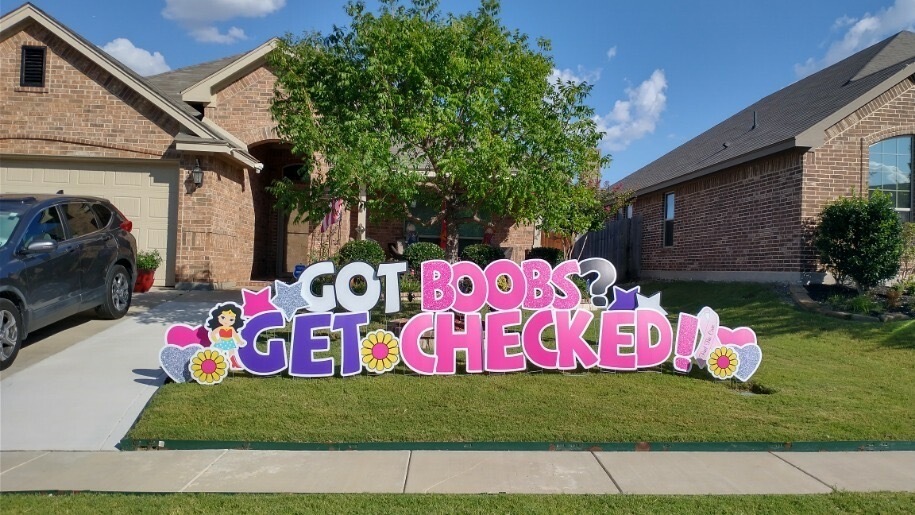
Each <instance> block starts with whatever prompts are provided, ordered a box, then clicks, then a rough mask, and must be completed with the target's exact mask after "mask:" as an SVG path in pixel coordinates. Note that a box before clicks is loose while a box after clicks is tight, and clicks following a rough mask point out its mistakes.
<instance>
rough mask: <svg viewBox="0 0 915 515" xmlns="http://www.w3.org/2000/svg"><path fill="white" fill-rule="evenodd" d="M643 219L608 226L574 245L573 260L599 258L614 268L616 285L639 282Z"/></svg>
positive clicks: (620, 221)
mask: <svg viewBox="0 0 915 515" xmlns="http://www.w3.org/2000/svg"><path fill="white" fill-rule="evenodd" d="M641 243H642V216H641V215H634V216H633V217H632V218H624V219H621V220H613V221H611V222H607V224H606V225H604V228H603V229H601V230H600V231H594V232H589V233H588V234H586V235H584V236H582V237H581V238H579V239H578V241H577V242H575V247H574V249H573V251H572V257H573V258H577V259H587V258H590V257H602V258H604V259H606V260H608V261H610V262H611V263H613V266H614V267H616V275H617V282H628V281H634V280H636V279H638V278H639V275H640V272H641V268H640V265H639V262H640V261H641V257H642V245H641Z"/></svg>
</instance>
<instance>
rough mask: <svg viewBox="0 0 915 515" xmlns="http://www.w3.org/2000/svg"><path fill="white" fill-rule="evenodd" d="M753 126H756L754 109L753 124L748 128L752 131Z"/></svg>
mask: <svg viewBox="0 0 915 515" xmlns="http://www.w3.org/2000/svg"><path fill="white" fill-rule="evenodd" d="M755 128H756V111H753V126H752V127H750V130H751V131H752V130H753V129H755Z"/></svg>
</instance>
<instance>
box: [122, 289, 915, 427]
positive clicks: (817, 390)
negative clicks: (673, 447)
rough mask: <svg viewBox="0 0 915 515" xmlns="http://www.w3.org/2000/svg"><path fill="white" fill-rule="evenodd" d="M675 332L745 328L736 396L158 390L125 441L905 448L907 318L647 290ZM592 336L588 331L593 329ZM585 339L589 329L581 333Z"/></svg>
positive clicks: (635, 384) (321, 385)
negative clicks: (703, 315) (747, 341)
mask: <svg viewBox="0 0 915 515" xmlns="http://www.w3.org/2000/svg"><path fill="white" fill-rule="evenodd" d="M659 290H660V291H662V292H663V294H662V303H663V305H664V307H665V309H667V310H668V311H669V312H670V313H671V315H670V317H671V319H672V320H674V321H675V320H676V314H677V313H679V312H681V311H685V312H688V313H693V314H695V313H697V312H698V311H699V309H701V307H702V306H705V305H709V306H712V307H714V308H715V310H716V311H717V312H718V313H719V314H720V315H721V323H722V324H723V325H726V326H728V327H732V328H733V327H738V326H749V327H752V328H753V329H754V330H755V331H756V333H757V335H758V339H759V343H760V346H761V347H762V350H763V356H764V357H763V362H762V365H761V366H760V368H759V370H758V371H757V373H756V375H755V376H754V377H753V379H752V383H753V384H752V388H753V390H754V391H757V392H769V394H767V395H748V392H747V391H746V388H740V387H738V385H736V384H734V383H731V382H716V381H713V380H711V379H710V378H709V376H708V374H706V373H704V372H702V373H699V374H693V375H690V376H681V375H677V374H674V373H672V372H670V371H669V370H664V371H662V372H641V373H619V374H611V373H600V372H595V371H592V372H586V373H580V374H559V373H521V374H510V375H486V376H481V375H463V376H454V377H419V376H412V375H406V374H403V373H399V374H390V373H389V374H385V375H382V376H379V377H374V376H368V375H363V376H358V377H353V378H347V379H341V378H331V379H292V378H288V377H273V378H250V377H243V376H236V377H230V378H228V379H227V380H226V381H224V382H223V383H222V384H220V385H217V386H215V387H202V386H199V385H196V384H168V385H166V386H164V387H163V388H161V389H160V390H159V392H158V393H157V394H156V395H155V397H154V398H153V399H152V401H151V403H150V405H149V406H148V407H147V409H146V410H145V411H144V413H143V415H142V416H141V418H140V419H139V421H138V422H137V424H136V425H135V427H134V428H133V429H132V430H131V431H130V433H129V434H128V437H129V438H133V439H151V440H237V441H264V442H317V443H332V442H423V441H428V442H483V441H494V442H637V441H653V442H665V441H670V442H706V441H711V442H715V441H743V442H746V441H764V442H797V441H843V440H915V425H913V424H912V423H911V421H912V420H915V403H912V402H911V399H915V374H913V373H912V371H913V369H915V321H908V322H895V323H887V324H877V323H861V322H853V321H845V320H837V319H834V318H829V317H825V316H822V315H818V314H814V313H809V312H805V311H801V310H799V309H797V308H796V307H794V305H793V304H791V303H790V301H789V300H787V297H786V296H784V295H782V293H781V292H780V290H778V289H777V288H773V287H770V286H765V285H754V284H712V283H656V284H646V285H643V288H642V291H643V292H654V291H659ZM594 326H596V324H594ZM590 331H591V332H590V334H591V337H592V338H593V339H596V331H597V329H596V327H592V328H591V330H590Z"/></svg>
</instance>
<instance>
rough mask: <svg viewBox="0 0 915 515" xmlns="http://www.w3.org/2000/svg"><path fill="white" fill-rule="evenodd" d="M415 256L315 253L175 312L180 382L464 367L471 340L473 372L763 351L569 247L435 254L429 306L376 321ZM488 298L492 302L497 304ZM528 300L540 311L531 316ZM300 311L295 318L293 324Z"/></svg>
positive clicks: (717, 363)
mask: <svg viewBox="0 0 915 515" xmlns="http://www.w3.org/2000/svg"><path fill="white" fill-rule="evenodd" d="M406 270H407V264H406V263H404V262H397V263H383V264H381V265H379V266H378V267H377V268H374V267H372V266H371V265H369V264H368V263H361V262H357V263H350V264H348V265H346V266H344V267H342V268H341V269H340V270H339V271H337V270H336V269H335V266H334V264H333V263H331V262H328V261H325V262H321V263H315V264H314V265H311V266H309V267H307V268H306V269H305V271H304V272H303V273H302V274H301V275H300V276H299V278H298V280H297V281H296V282H295V283H293V284H286V283H284V282H282V281H276V283H275V285H274V288H273V291H272V292H271V288H270V287H266V288H264V289H262V290H260V291H256V292H255V291H250V290H243V291H242V299H241V300H242V301H241V303H240V304H239V303H235V302H226V303H222V304H217V305H216V306H214V307H213V309H212V310H210V312H209V316H208V317H207V319H206V321H205V322H204V325H202V326H198V327H192V326H188V325H185V324H175V325H173V326H171V327H170V328H169V329H168V331H167V332H166V334H165V346H164V347H163V348H162V350H161V352H160V355H159V357H160V363H161V365H162V368H163V369H164V370H165V372H166V373H167V374H168V376H169V377H171V378H172V379H173V380H174V381H175V382H179V383H181V382H191V381H196V382H198V383H201V384H217V383H219V382H221V381H222V380H223V379H224V378H225V377H226V375H227V374H228V372H229V371H230V370H237V371H244V372H247V373H249V374H252V375H256V376H271V375H277V374H283V373H285V374H288V375H290V376H292V377H332V376H343V377H348V376H354V375H359V374H362V373H364V372H368V373H374V374H383V373H385V372H390V371H392V370H394V368H395V367H396V366H397V365H398V364H403V365H404V366H405V367H406V368H407V369H409V370H411V371H413V372H415V373H417V374H421V375H453V374H456V373H458V354H459V353H460V354H462V355H463V362H464V365H463V367H462V368H463V370H462V373H468V374H481V373H506V372H522V371H525V370H528V369H529V368H531V367H536V368H539V369H543V370H576V369H581V368H584V369H594V368H596V369H601V370H611V371H634V370H640V369H647V368H653V367H658V366H660V365H661V364H663V363H664V362H666V361H668V360H670V359H671V358H673V368H674V370H676V371H677V372H681V373H686V372H689V371H690V369H691V368H692V366H693V365H696V366H698V367H700V368H704V369H706V370H707V371H708V372H709V373H710V374H711V375H712V376H713V377H715V378H717V379H731V378H734V379H737V380H739V381H747V380H748V379H750V377H751V376H752V375H753V374H754V373H755V372H756V370H757V368H759V364H760V362H761V361H762V350H761V349H760V347H759V345H758V344H757V340H756V334H755V333H754V332H753V330H752V329H750V328H748V327H739V328H736V329H730V328H728V327H725V326H722V325H720V323H719V318H718V314H717V313H716V312H715V311H714V310H713V309H712V308H709V307H704V308H702V309H701V310H700V311H699V312H698V313H697V314H695V315H693V314H689V313H680V314H679V315H678V318H677V324H676V327H674V326H673V325H672V324H671V322H670V320H669V319H668V316H667V315H668V314H667V312H666V311H665V310H664V308H662V307H661V294H660V293H656V294H654V295H652V296H650V297H648V296H643V295H642V294H641V291H640V288H639V286H635V287H633V288H629V289H623V288H620V287H618V286H615V285H614V284H615V282H616V270H615V268H614V267H613V264H612V263H610V262H609V261H607V260H605V259H601V258H590V259H585V260H582V261H577V260H569V261H565V262H562V263H560V264H558V265H557V266H556V267H552V266H550V264H549V263H547V262H546V261H543V260H539V259H529V260H526V261H524V262H522V263H520V264H518V263H515V262H513V261H510V260H507V259H502V260H498V261H495V262H493V263H491V264H490V265H489V266H487V267H486V268H485V269H482V268H480V267H479V266H477V265H476V264H474V263H472V262H469V261H461V262H458V263H454V264H451V263H448V262H446V261H441V260H431V261H426V262H424V263H423V264H422V268H421V277H422V282H421V284H422V286H421V290H420V297H421V307H422V311H421V312H420V313H418V314H416V315H414V316H413V317H411V318H410V319H408V320H406V322H405V323H404V324H403V325H402V327H399V328H398V330H396V331H389V330H384V329H380V330H375V331H368V330H367V326H368V324H369V310H371V309H373V308H374V307H375V306H376V305H377V304H378V302H379V301H380V300H381V298H382V295H381V291H382V288H384V289H385V292H384V293H385V294H384V309H385V312H386V313H391V314H393V313H397V312H398V311H400V298H401V295H400V281H399V278H400V276H401V275H402V274H404V273H405V272H406ZM576 275H582V276H588V277H590V278H591V279H592V280H591V283H590V286H589V288H590V293H591V294H592V301H591V302H592V304H593V305H594V306H595V307H597V308H599V309H598V310H597V311H596V312H595V311H592V310H591V309H586V308H582V307H581V300H582V299H581V294H580V292H579V290H578V288H577V287H576V285H575V284H574V283H573V282H572V279H571V278H572V277H573V276H576ZM326 276H330V277H332V278H333V281H332V284H321V285H320V286H319V285H315V284H313V283H314V282H315V281H316V280H317V279H318V278H319V277H326ZM355 278H361V279H362V280H364V281H365V284H366V288H365V291H364V292H361V293H356V292H354V291H353V290H352V289H351V288H350V286H349V285H350V284H351V282H352V280H353V279H355ZM503 278H508V279H509V280H508V281H505V280H504V279H503ZM381 279H384V282H383V283H382V281H381ZM321 282H322V283H323V282H326V281H321ZM500 284H502V285H503V286H502V287H500ZM467 285H471V287H470V288H467ZM611 287H612V293H611V291H610V289H611ZM611 297H612V299H611ZM484 307H489V310H488V311H487V312H486V313H485V314H484V313H481V311H482V310H483V308H484ZM522 310H524V311H530V312H531V314H530V316H528V317H527V318H526V320H525V318H524V317H523V316H522ZM290 322H291V331H285V329H286V327H287V326H288V325H289V324H290ZM592 324H598V328H599V330H598V342H597V346H596V347H594V346H592V345H591V344H589V343H588V342H587V341H586V340H585V339H584V333H585V332H586V331H587V329H588V328H589V327H590V326H591V325H592ZM548 328H549V329H552V332H553V334H554V335H555V338H551V339H550V344H546V343H545V342H544V338H543V333H544V331H546V330H547V329H548ZM280 330H284V331H285V332H284V333H283V334H285V333H286V332H288V333H289V335H290V337H289V340H288V341H287V340H285V339H283V338H279V337H274V336H273V335H275V334H278V332H279V331H280ZM398 333H399V334H398ZM330 334H336V335H338V336H339V341H340V351H339V354H338V355H337V356H336V357H330V356H326V355H325V356H323V357H322V356H319V354H322V353H323V354H326V353H327V351H329V350H330V348H331V339H330V336H329V335H330ZM262 337H263V338H266V345H261V348H258V346H256V345H255V342H257V341H258V339H259V338H262ZM553 341H555V344H553Z"/></svg>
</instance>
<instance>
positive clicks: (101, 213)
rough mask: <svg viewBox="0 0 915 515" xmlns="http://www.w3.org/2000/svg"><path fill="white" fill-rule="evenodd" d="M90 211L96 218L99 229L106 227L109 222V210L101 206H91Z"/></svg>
mask: <svg viewBox="0 0 915 515" xmlns="http://www.w3.org/2000/svg"><path fill="white" fill-rule="evenodd" d="M92 210H93V211H95V216H97V217H98V221H99V223H100V224H101V226H100V227H103V228H104V227H108V222H110V221H111V210H110V209H108V208H107V207H105V206H103V205H101V204H92Z"/></svg>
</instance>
